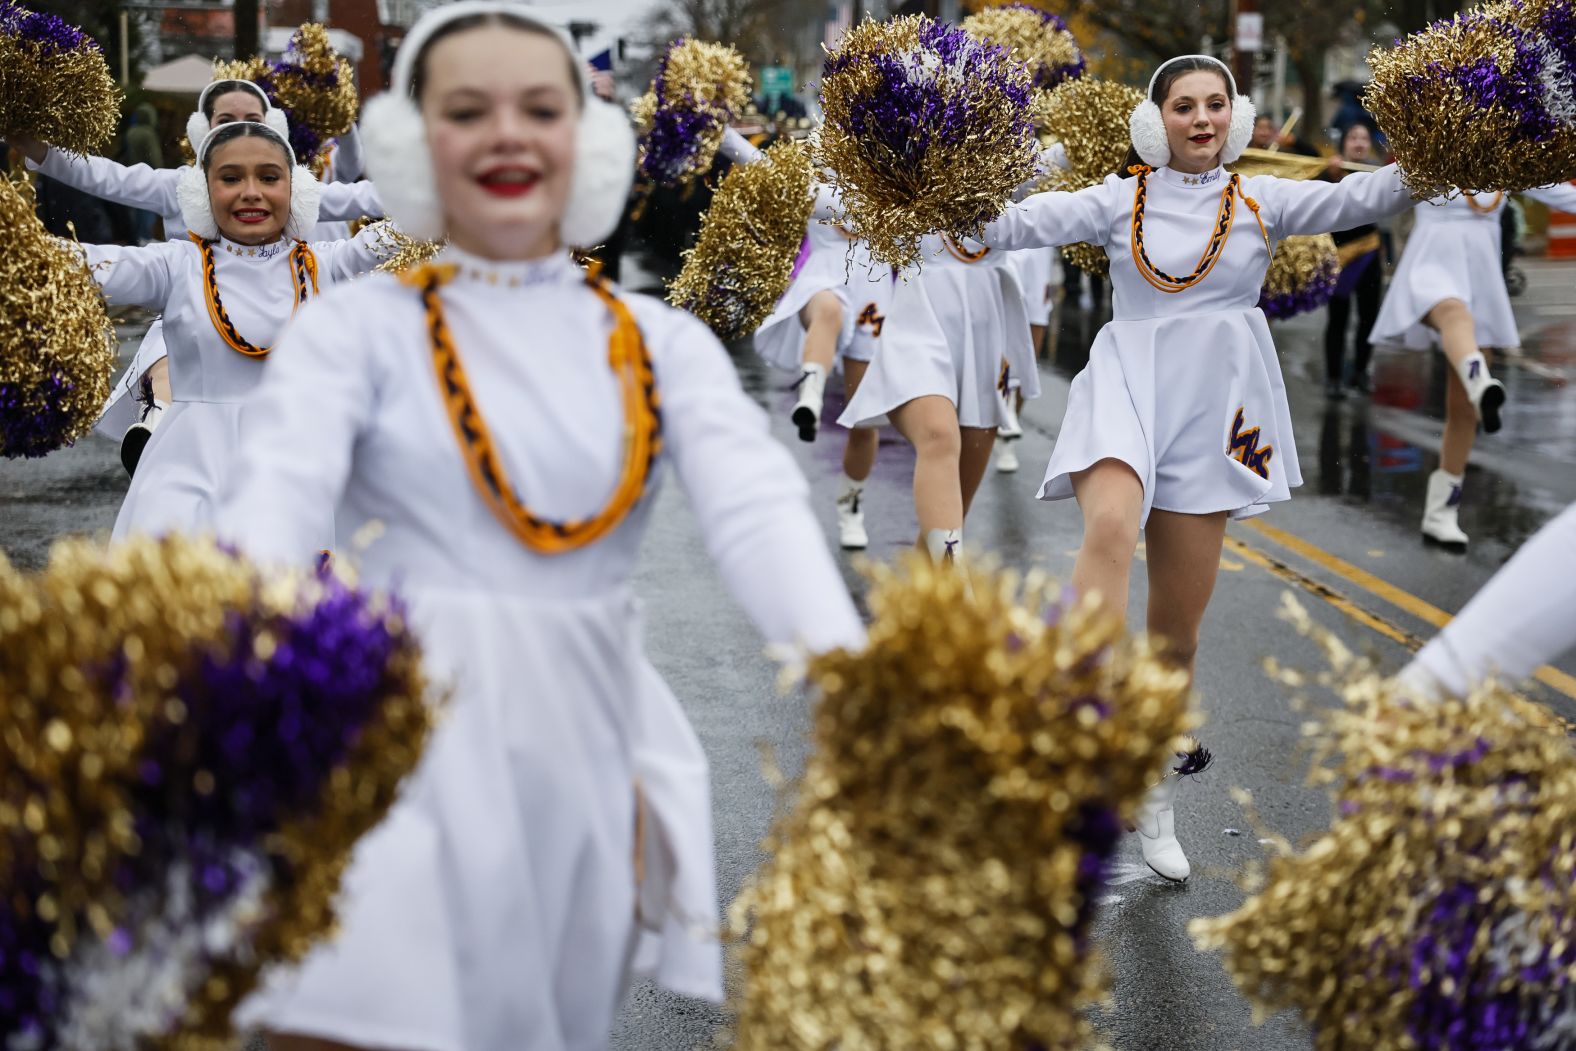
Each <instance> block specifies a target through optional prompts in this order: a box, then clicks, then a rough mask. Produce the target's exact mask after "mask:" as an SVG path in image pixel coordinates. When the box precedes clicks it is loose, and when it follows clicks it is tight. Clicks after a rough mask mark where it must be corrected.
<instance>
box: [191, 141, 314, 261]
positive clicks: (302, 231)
mask: <svg viewBox="0 0 1576 1051" xmlns="http://www.w3.org/2000/svg"><path fill="white" fill-rule="evenodd" d="M239 123H241V122H234V123H232V124H227V125H224V127H234V126H236V124H239ZM245 123H246V126H248V127H252V128H258V129H261V130H262V132H263V137H266V138H268V139H270V140H271V141H274V142H277V143H278V144H279V145H280V146H283V147H284V150H285V154H286V155H287V156H288V157H289V158H290V217H289V218H288V219H286V220H285V229H284V236H285V237H286V238H288V239H289V240H292V241H305V240H307V239H308V238H309V237H310V236H311V234H312V228H313V227H315V226H316V225H317V212H318V202H319V201H320V200H321V199H322V197H323V184H322V183H320V182H318V181H317V177H316V176H314V175H313V174H312V172H311V171H310V170H309V169H307V168H304V167H302V166H301V165H299V164H297V163H296V159H295V151H294V150H292V149H291V148H290V142H289V140H288V139H287V138H286V137H285V136H284V135H283V134H281V133H280V132H279V131H278V130H276V129H274V128H271V127H269V126H268V125H266V124H255V123H252V122H250V121H248V122H245ZM208 147H209V143H208V140H207V139H206V138H204V140H203V143H202V145H201V146H199V147H198V148H197V163H196V164H193V165H192V166H190V167H188V168H185V169H183V170H182V171H181V176H180V181H178V182H177V183H176V184H175V198H176V200H177V201H178V202H179V203H180V206H181V219H182V220H183V221H184V222H185V223H186V229H188V230H190V231H191V232H192V233H194V234H196V235H197V236H198V237H200V238H202V239H203V240H204V241H211V240H213V239H214V238H216V237H218V236H219V221H218V220H217V219H216V218H215V217H214V214H213V202H212V200H211V199H210V198H209V196H208V173H207V172H205V171H204V170H203V162H204V161H206V160H207V159H208Z"/></svg>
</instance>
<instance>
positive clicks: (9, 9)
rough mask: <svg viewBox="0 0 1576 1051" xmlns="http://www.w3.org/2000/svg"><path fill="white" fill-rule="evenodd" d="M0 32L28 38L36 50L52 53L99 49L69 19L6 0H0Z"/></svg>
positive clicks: (93, 41)
mask: <svg viewBox="0 0 1576 1051" xmlns="http://www.w3.org/2000/svg"><path fill="white" fill-rule="evenodd" d="M0 33H5V34H7V35H8V36H15V37H19V38H21V39H23V40H30V41H32V42H33V43H35V44H37V45H38V46H39V49H40V50H42V51H43V52H45V53H46V54H52V55H58V54H61V53H63V52H66V51H75V50H77V49H78V48H88V49H91V50H94V51H102V50H103V48H101V47H100V46H99V43H98V41H96V40H94V39H93V38H92V37H90V36H88V35H87V34H86V33H84V32H82V31H81V30H80V29H78V28H77V27H76V26H73V25H71V24H70V23H69V22H66V21H65V20H63V19H60V18H57V17H55V16H54V15H48V14H42V13H40V12H38V11H29V10H28V9H27V8H25V7H21V6H19V5H17V4H14V3H11V2H9V0H0Z"/></svg>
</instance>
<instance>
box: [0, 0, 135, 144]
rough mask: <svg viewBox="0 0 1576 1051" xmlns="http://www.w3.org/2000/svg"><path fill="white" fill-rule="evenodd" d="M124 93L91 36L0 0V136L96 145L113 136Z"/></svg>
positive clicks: (53, 19) (108, 140) (66, 24)
mask: <svg viewBox="0 0 1576 1051" xmlns="http://www.w3.org/2000/svg"><path fill="white" fill-rule="evenodd" d="M123 98H124V96H123V93H122V92H121V90H120V86H119V85H118V84H116V83H115V80H114V78H113V77H111V76H110V72H109V66H108V65H107V64H106V63H105V61H104V52H103V51H101V50H100V49H99V46H98V44H97V43H96V42H95V41H94V40H93V39H92V38H91V37H88V36H87V35H86V34H84V33H83V32H82V31H81V30H79V29H77V28H76V27H75V26H72V25H70V24H68V23H66V22H64V21H62V20H61V19H59V18H56V17H55V16H54V15H46V14H41V13H38V12H34V11H29V10H27V9H26V8H23V7H20V6H19V5H17V4H15V3H13V2H11V0H0V137H4V138H6V139H10V138H12V137H14V136H26V137H28V138H33V139H37V140H38V141H39V142H44V143H48V144H49V145H50V146H54V147H57V148H59V149H63V150H67V151H69V152H71V153H88V154H91V153H97V152H98V151H99V150H100V149H102V148H104V147H105V146H107V145H109V142H110V140H111V139H113V138H114V137H115V129H116V127H117V126H118V125H119V123H120V106H121V102H122V100H123Z"/></svg>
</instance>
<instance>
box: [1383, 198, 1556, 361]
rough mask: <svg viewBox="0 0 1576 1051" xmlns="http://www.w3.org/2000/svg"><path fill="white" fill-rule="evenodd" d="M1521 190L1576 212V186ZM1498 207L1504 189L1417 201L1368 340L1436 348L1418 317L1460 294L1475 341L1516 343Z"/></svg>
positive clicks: (1499, 344) (1500, 207) (1506, 345)
mask: <svg viewBox="0 0 1576 1051" xmlns="http://www.w3.org/2000/svg"><path fill="white" fill-rule="evenodd" d="M1525 193H1526V195H1527V196H1528V197H1531V198H1533V199H1534V200H1537V201H1542V202H1543V203H1544V204H1547V205H1548V206H1549V207H1550V208H1554V209H1557V210H1559V211H1562V212H1576V186H1572V185H1569V184H1566V183H1562V184H1560V185H1558V186H1549V187H1544V188H1541V189H1536V190H1527V191H1525ZM1504 209H1505V195H1504V194H1502V193H1494V194H1479V195H1473V194H1466V193H1463V194H1460V195H1458V196H1455V197H1448V198H1446V197H1439V198H1435V199H1434V200H1431V201H1424V202H1422V203H1421V204H1419V205H1418V206H1417V207H1416V208H1415V209H1414V213H1413V214H1414V215H1415V216H1416V218H1417V223H1416V225H1415V226H1414V227H1413V228H1412V236H1411V237H1410V238H1409V239H1408V240H1407V242H1406V250H1405V251H1404V252H1402V253H1401V262H1400V263H1399V264H1398V265H1397V266H1396V268H1395V275H1394V276H1393V277H1391V278H1390V284H1389V287H1387V288H1386V289H1385V294H1384V302H1383V303H1382V304H1380V307H1379V316H1378V318H1377V319H1375V321H1374V328H1373V335H1372V336H1371V337H1370V339H1371V341H1372V342H1374V343H1378V344H1386V345H1389V346H1403V347H1406V348H1408V349H1410V350H1426V349H1428V348H1430V347H1435V346H1438V345H1439V335H1438V333H1436V332H1435V331H1434V330H1433V329H1432V328H1429V327H1428V326H1427V325H1425V324H1423V318H1425V317H1427V316H1428V312H1429V311H1430V310H1432V309H1434V307H1436V306H1438V305H1439V304H1440V303H1443V302H1444V301H1445V300H1447V299H1459V300H1460V301H1461V302H1463V303H1465V304H1466V307H1467V309H1468V310H1469V311H1471V312H1472V322H1473V327H1474V331H1475V334H1476V338H1477V345H1478V346H1480V347H1497V348H1501V349H1510V348H1513V347H1519V346H1521V335H1520V333H1518V332H1517V331H1516V317H1515V314H1513V313H1512V312H1511V309H1510V294H1509V293H1508V292H1506V291H1505V275H1504V271H1503V270H1502V269H1501V266H1500V213H1502V212H1503V211H1504Z"/></svg>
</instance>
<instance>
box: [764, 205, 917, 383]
mask: <svg viewBox="0 0 1576 1051" xmlns="http://www.w3.org/2000/svg"><path fill="white" fill-rule="evenodd" d="M841 217H842V208H841V207H840V205H839V200H838V196H837V191H836V189H834V188H833V187H831V186H829V185H827V184H826V183H817V184H816V186H815V210H814V211H813V212H812V213H811V214H810V222H809V224H808V226H807V228H806V230H805V237H804V243H803V244H802V245H801V246H800V248H799V257H798V258H797V259H796V260H794V275H793V281H792V282H791V283H790V284H789V285H788V291H786V292H784V293H783V297H782V299H780V300H778V301H777V306H776V308H775V309H773V310H772V313H771V316H770V317H768V318H767V319H766V320H765V321H763V322H761V327H760V328H758V329H756V331H755V351H756V353H757V354H759V355H760V356H761V358H762V359H763V360H764V361H765V362H766V363H767V364H768V365H771V366H772V367H774V368H779V369H787V370H790V371H794V370H797V369H798V368H799V366H800V364H802V362H803V356H804V324H803V322H801V321H800V320H799V312H800V311H801V310H803V309H804V307H805V305H806V304H807V303H809V302H810V300H811V298H812V297H813V296H815V294H816V293H817V292H831V293H833V294H835V295H836V296H837V298H838V300H839V301H840V302H841V303H842V304H843V328H842V331H841V332H839V333H838V336H837V353H838V355H839V356H841V357H846V358H849V359H850V360H853V361H870V360H871V359H872V358H874V357H875V352H876V347H877V346H879V345H880V339H881V334H882V331H883V330H884V328H885V318H886V314H887V306H888V304H889V303H890V301H891V297H892V272H891V271H890V270H887V269H885V268H882V267H878V266H876V265H875V263H874V262H873V261H872V260H871V258H870V252H869V250H868V249H867V248H866V247H865V243H864V242H863V241H860V240H857V239H855V238H854V237H852V236H851V235H850V234H849V233H848V232H847V231H846V230H844V229H843V228H842V227H841V226H839V225H837V220H838V219H840V218H841Z"/></svg>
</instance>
